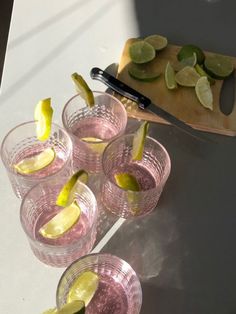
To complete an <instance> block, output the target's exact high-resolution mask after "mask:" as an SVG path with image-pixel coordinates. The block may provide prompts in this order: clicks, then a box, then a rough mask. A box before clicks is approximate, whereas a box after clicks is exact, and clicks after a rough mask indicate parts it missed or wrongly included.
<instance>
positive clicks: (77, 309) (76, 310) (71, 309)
mask: <svg viewBox="0 0 236 314" xmlns="http://www.w3.org/2000/svg"><path fill="white" fill-rule="evenodd" d="M43 314H85V304H84V302H83V301H81V300H75V301H73V302H71V303H67V304H65V305H63V307H62V308H60V309H59V310H58V309H56V308H54V309H49V310H47V311H45V312H43Z"/></svg>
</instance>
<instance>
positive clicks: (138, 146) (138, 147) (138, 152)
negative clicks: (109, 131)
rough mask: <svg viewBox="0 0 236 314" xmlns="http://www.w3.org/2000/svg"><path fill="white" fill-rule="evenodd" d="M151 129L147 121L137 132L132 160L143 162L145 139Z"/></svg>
mask: <svg viewBox="0 0 236 314" xmlns="http://www.w3.org/2000/svg"><path fill="white" fill-rule="evenodd" d="M148 128H149V123H148V122H147V121H145V122H143V123H142V124H141V125H140V127H139V129H138V130H137V131H136V133H135V135H134V138H133V147H132V160H133V161H135V160H142V158H143V150H144V144H145V138H146V136H147V132H148Z"/></svg>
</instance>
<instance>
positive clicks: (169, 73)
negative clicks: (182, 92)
mask: <svg viewBox="0 0 236 314" xmlns="http://www.w3.org/2000/svg"><path fill="white" fill-rule="evenodd" d="M165 82H166V87H167V88H168V89H175V88H177V83H176V80H175V71H174V69H173V67H172V66H171V64H170V62H168V63H167V64H166V68H165Z"/></svg>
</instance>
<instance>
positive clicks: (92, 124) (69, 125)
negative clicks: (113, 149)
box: [62, 92, 127, 173]
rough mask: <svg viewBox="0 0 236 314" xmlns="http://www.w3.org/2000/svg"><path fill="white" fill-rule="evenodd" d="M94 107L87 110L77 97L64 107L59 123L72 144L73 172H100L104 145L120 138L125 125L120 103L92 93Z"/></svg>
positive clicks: (113, 98)
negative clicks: (80, 170)
mask: <svg viewBox="0 0 236 314" xmlns="http://www.w3.org/2000/svg"><path fill="white" fill-rule="evenodd" d="M93 94H94V98H95V106H94V107H93V108H91V109H90V108H88V107H87V106H86V104H85V101H84V99H83V98H82V97H81V96H80V95H79V94H78V95H75V96H74V97H72V98H71V99H70V100H69V101H68V102H67V104H66V105H65V107H64V110H63V113H62V122H63V125H64V127H65V129H66V130H67V131H68V133H69V134H70V135H71V138H72V141H73V144H74V146H73V162H74V170H76V169H80V168H82V169H85V170H87V171H89V172H92V173H98V172H100V171H101V170H102V153H103V151H104V148H105V147H106V146H107V144H108V143H109V142H110V141H111V140H112V139H114V138H115V137H117V136H120V135H121V134H122V133H123V132H124V131H125V127H126V124H127V114H126V110H125V108H124V106H123V104H122V103H121V102H120V101H119V100H118V99H117V98H115V97H114V96H112V95H110V94H107V93H103V92H93Z"/></svg>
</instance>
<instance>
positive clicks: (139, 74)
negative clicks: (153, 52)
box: [128, 63, 161, 82]
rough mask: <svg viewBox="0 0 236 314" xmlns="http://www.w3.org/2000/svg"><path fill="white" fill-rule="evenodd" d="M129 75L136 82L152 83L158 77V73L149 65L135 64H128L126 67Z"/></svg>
mask: <svg viewBox="0 0 236 314" xmlns="http://www.w3.org/2000/svg"><path fill="white" fill-rule="evenodd" d="M128 72H129V75H130V76H131V77H132V78H134V79H136V80H138V81H143V82H152V81H154V80H156V79H157V78H159V77H160V75H161V74H160V73H159V72H156V71H154V70H153V69H152V68H151V67H150V66H149V63H147V64H146V63H145V64H135V63H130V64H129V67H128Z"/></svg>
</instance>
